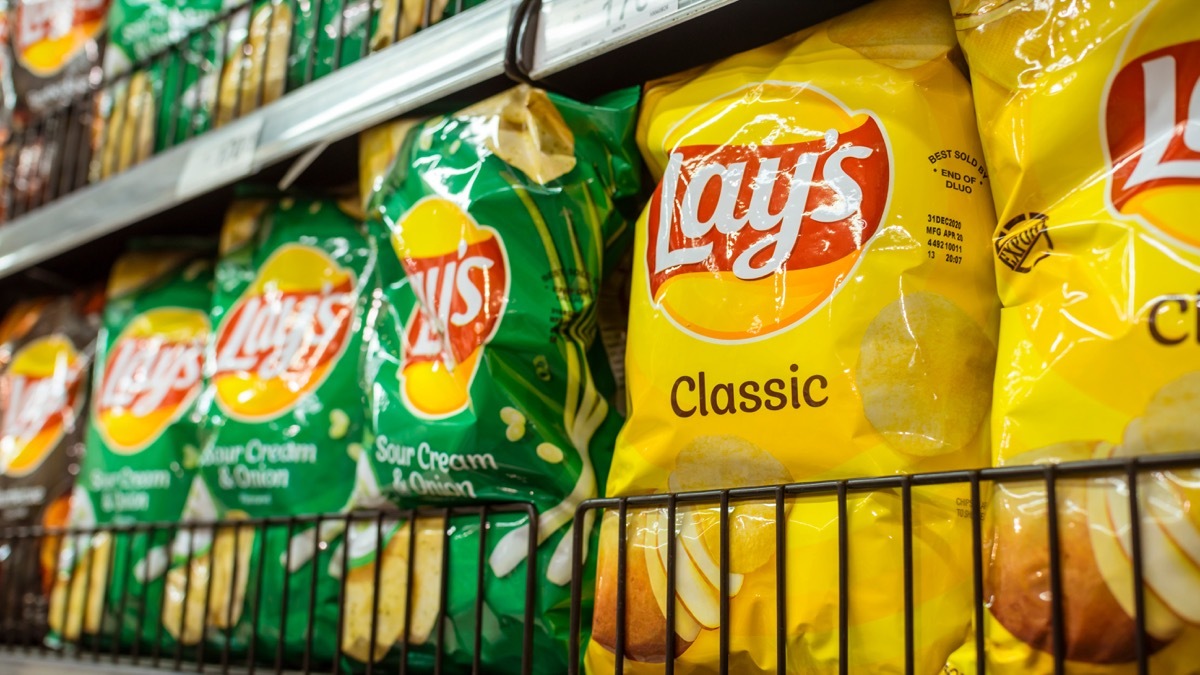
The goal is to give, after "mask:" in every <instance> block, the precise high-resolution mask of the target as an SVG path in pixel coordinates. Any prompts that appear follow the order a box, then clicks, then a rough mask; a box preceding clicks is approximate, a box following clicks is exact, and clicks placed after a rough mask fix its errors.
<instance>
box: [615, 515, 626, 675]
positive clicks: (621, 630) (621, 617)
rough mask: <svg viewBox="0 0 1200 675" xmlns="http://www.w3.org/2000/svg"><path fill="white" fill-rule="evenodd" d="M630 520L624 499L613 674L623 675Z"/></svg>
mask: <svg viewBox="0 0 1200 675" xmlns="http://www.w3.org/2000/svg"><path fill="white" fill-rule="evenodd" d="M628 519H629V504H628V502H626V501H625V500H624V499H622V500H621V503H620V505H619V506H618V507H617V532H618V533H619V534H618V535H617V536H618V539H617V639H616V641H615V644H616V646H615V648H614V649H613V653H614V658H613V663H614V664H615V665H614V670H613V672H614V673H616V675H621V673H623V672H625V593H626V591H627V590H628V588H627V584H626V579H625V577H626V575H627V574H628V558H629V550H628V548H629V543H628V539H629V533H628V532H626V529H627V527H628Z"/></svg>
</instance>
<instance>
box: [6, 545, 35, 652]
mask: <svg viewBox="0 0 1200 675" xmlns="http://www.w3.org/2000/svg"><path fill="white" fill-rule="evenodd" d="M18 542H20V555H19V557H18V558H17V560H18V561H19V566H20V567H23V568H26V569H29V571H30V572H32V573H35V574H36V573H37V567H36V566H37V555H36V554H35V555H30V549H31V548H34V546H35V545H36V539H34V533H32V532H31V531H30V530H25V531H24V532H22V533H20V534H19V536H18ZM17 598H18V602H17V629H16V631H14V632H16V634H14V635H13V641H12V644H11V647H12V651H17V646H20V649H22V651H23V652H24V651H28V646H26V645H28V643H29V640H30V633H31V631H30V629H29V597H28V592H26V591H25V590H23V589H17Z"/></svg>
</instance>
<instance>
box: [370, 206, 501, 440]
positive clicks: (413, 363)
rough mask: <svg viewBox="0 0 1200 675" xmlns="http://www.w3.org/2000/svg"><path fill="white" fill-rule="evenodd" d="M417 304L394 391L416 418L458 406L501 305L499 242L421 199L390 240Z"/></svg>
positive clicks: (449, 209)
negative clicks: (399, 383) (398, 384)
mask: <svg viewBox="0 0 1200 675" xmlns="http://www.w3.org/2000/svg"><path fill="white" fill-rule="evenodd" d="M392 245H393V247H394V248H395V250H396V254H397V255H398V256H399V257H400V260H401V261H402V262H403V263H404V268H405V271H406V273H407V275H408V279H409V282H410V283H411V285H412V289H413V292H414V293H415V294H416V296H417V300H418V305H417V307H416V308H414V309H413V312H412V315H411V316H410V317H409V321H408V326H407V329H406V330H405V336H404V363H403V367H402V369H401V374H400V377H401V380H402V381H401V392H402V394H403V400H404V401H405V403H406V404H407V405H408V407H409V409H410V410H412V411H413V412H414V413H415V414H418V415H421V416H423V417H430V418H437V417H445V416H448V415H453V414H455V413H457V412H459V411H461V410H463V409H464V408H466V406H467V404H468V402H469V400H470V387H471V382H472V381H473V380H474V379H475V373H476V372H477V371H478V369H479V361H480V356H481V354H482V351H483V347H484V345H486V344H487V343H488V341H489V340H491V339H492V336H494V335H495V334H496V331H497V329H499V327H500V320H501V318H502V317H503V316H504V308H505V306H506V304H507V302H508V288H509V269H508V256H507V254H506V253H505V250H504V242H503V241H502V240H501V238H500V234H499V233H498V232H496V230H495V229H493V228H491V227H487V226H482V225H479V224H478V223H476V222H475V220H474V219H473V218H472V217H471V216H470V215H469V214H468V213H466V212H465V211H463V210H462V209H461V208H459V206H458V205H457V204H455V203H453V202H451V201H448V200H445V199H441V198H436V197H430V198H426V199H423V200H421V201H420V202H418V203H417V204H416V205H415V206H413V208H412V209H410V210H409V211H408V213H406V214H405V215H404V217H403V218H401V220H400V223H399V224H398V225H397V226H396V229H395V230H394V232H393V236H392Z"/></svg>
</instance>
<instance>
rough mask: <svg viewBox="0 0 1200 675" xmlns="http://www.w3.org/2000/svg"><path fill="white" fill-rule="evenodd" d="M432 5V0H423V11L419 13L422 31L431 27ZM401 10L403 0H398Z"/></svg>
mask: <svg viewBox="0 0 1200 675" xmlns="http://www.w3.org/2000/svg"><path fill="white" fill-rule="evenodd" d="M433 3H434V0H425V11H424V12H422V13H421V29H422V30H424V29H426V28H429V27H430V26H432V25H433ZM400 5H401V10H402V11H403V6H404V0H400Z"/></svg>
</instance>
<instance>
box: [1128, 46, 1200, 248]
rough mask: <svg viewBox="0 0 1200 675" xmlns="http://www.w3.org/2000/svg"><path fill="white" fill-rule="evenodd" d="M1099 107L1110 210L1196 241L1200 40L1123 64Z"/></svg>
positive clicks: (1198, 234) (1199, 234) (1199, 174)
mask: <svg viewBox="0 0 1200 675" xmlns="http://www.w3.org/2000/svg"><path fill="white" fill-rule="evenodd" d="M1136 43H1137V40H1136V39H1135V40H1134V45H1133V46H1134V47H1136ZM1105 112H1106V120H1107V125H1106V127H1107V128H1106V139H1105V140H1106V141H1107V143H1108V151H1109V157H1111V161H1112V166H1113V171H1112V176H1111V178H1110V180H1109V200H1110V201H1111V203H1112V206H1113V208H1114V209H1115V210H1116V211H1118V212H1119V213H1122V214H1125V215H1136V216H1140V217H1142V218H1144V219H1145V220H1146V221H1147V222H1149V223H1150V224H1151V225H1154V226H1155V227H1157V228H1158V229H1160V230H1162V231H1164V232H1166V233H1168V234H1170V235H1171V236H1173V237H1175V238H1177V239H1180V240H1183V241H1186V242H1188V243H1190V244H1192V245H1200V232H1197V231H1196V228H1195V227H1194V226H1191V223H1193V222H1194V217H1193V212H1194V210H1195V196H1194V195H1195V190H1196V187H1197V185H1200V41H1194V42H1186V43H1183V44H1177V45H1172V46H1169V47H1166V48H1162V49H1157V50H1154V51H1152V52H1150V53H1147V54H1144V55H1142V56H1139V57H1137V58H1134V59H1132V60H1131V61H1129V62H1128V63H1126V64H1125V65H1124V66H1122V67H1121V69H1120V70H1119V71H1118V72H1117V74H1116V76H1115V77H1114V78H1113V81H1112V86H1111V87H1110V89H1109V93H1108V100H1107V102H1106V111H1105Z"/></svg>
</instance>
